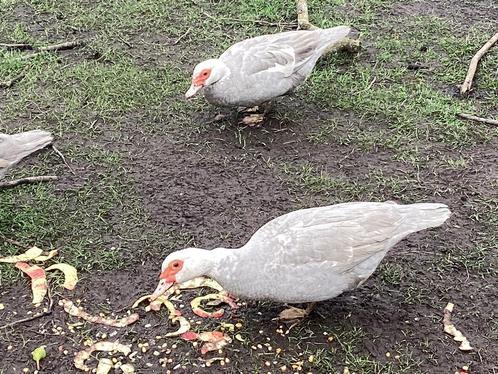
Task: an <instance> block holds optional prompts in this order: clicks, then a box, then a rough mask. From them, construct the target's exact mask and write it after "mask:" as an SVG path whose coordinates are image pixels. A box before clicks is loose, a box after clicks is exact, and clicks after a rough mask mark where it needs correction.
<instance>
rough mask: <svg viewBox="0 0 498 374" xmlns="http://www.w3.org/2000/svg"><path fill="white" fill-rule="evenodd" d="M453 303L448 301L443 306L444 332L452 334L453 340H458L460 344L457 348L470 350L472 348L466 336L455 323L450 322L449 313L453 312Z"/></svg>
mask: <svg viewBox="0 0 498 374" xmlns="http://www.w3.org/2000/svg"><path fill="white" fill-rule="evenodd" d="M454 306H455V305H454V304H453V303H448V305H446V307H445V308H444V312H443V313H444V315H443V327H444V332H445V333H447V334H449V335H451V336H453V340H455V341H457V342H460V346H459V347H458V349H460V350H461V351H465V352H467V351H472V350H473V349H474V348H472V347H471V345H470V343H469V341H468V340H467V338H466V337H465V336H464V335H463V334H462V333H461V332H460V331H459V330H457V328H456V327H455V325H454V324H453V323H452V322H451V313H452V312H453V308H454Z"/></svg>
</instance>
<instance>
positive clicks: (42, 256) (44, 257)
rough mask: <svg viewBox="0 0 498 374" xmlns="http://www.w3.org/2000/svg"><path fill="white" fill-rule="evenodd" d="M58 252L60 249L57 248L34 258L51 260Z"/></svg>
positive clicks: (41, 260)
mask: <svg viewBox="0 0 498 374" xmlns="http://www.w3.org/2000/svg"><path fill="white" fill-rule="evenodd" d="M57 253H59V251H58V250H57V249H53V250H51V251H50V252H43V253H42V255H41V256H38V257H36V258H34V260H35V261H37V262H44V261H47V260H50V259H51V258H52V257H54V256H55V255H56V254H57Z"/></svg>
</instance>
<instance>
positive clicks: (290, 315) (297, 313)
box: [278, 303, 316, 321]
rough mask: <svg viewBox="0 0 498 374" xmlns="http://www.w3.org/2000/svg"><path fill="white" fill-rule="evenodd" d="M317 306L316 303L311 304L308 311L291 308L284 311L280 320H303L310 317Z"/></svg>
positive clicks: (279, 317) (279, 316)
mask: <svg viewBox="0 0 498 374" xmlns="http://www.w3.org/2000/svg"><path fill="white" fill-rule="evenodd" d="M315 305H316V303H309V304H308V306H307V307H306V309H301V308H296V307H294V306H291V307H290V308H287V309H284V310H282V311H281V312H280V314H279V315H278V319H279V320H281V321H296V320H302V319H304V318H306V317H308V316H309V315H310V313H311V312H312V311H313V309H314V308H315Z"/></svg>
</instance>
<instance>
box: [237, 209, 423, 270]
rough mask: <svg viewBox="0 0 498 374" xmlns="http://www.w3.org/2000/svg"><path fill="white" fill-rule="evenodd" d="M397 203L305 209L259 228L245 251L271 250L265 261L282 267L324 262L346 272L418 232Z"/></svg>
mask: <svg viewBox="0 0 498 374" xmlns="http://www.w3.org/2000/svg"><path fill="white" fill-rule="evenodd" d="M398 207H399V206H398V205H396V204H385V203H347V204H339V205H334V206H329V207H321V208H313V209H304V210H300V211H296V212H292V213H289V214H287V215H284V216H281V217H278V218H276V219H274V220H272V221H270V222H269V223H267V224H266V225H264V226H263V227H262V228H261V229H259V230H258V231H257V232H256V233H255V234H254V235H253V237H252V238H251V239H250V240H249V242H248V243H247V245H248V246H255V247H260V248H261V243H264V247H265V248H273V252H272V253H268V254H267V256H269V257H272V259H273V261H275V262H281V263H285V264H289V263H290V264H299V265H303V264H306V263H320V262H325V261H327V262H329V263H332V264H333V265H335V266H337V267H338V268H342V269H343V270H347V269H349V268H351V267H354V266H356V265H358V264H360V263H361V262H363V261H365V260H366V259H368V258H369V257H370V256H372V255H375V254H378V253H380V252H382V251H387V250H388V249H389V248H390V247H391V246H392V245H394V244H395V243H396V242H397V241H399V240H401V239H402V238H403V237H404V236H406V235H408V234H409V233H410V232H414V231H417V230H415V229H414V227H412V226H411V225H410V224H409V223H408V222H406V221H408V220H407V216H406V214H402V213H401V212H400V211H399V209H398Z"/></svg>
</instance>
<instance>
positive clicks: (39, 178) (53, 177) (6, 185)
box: [0, 175, 57, 188]
mask: <svg viewBox="0 0 498 374" xmlns="http://www.w3.org/2000/svg"><path fill="white" fill-rule="evenodd" d="M54 180H57V176H56V175H40V176H37V177H26V178H21V179H15V180H13V181H7V182H0V188H12V187H16V186H19V185H21V184H28V183H38V182H48V181H54Z"/></svg>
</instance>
